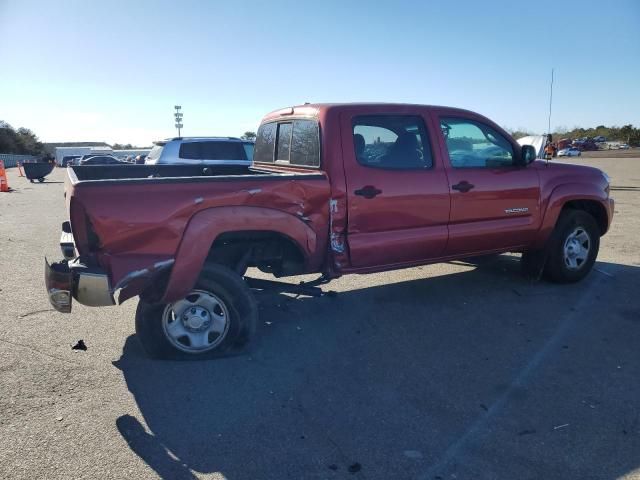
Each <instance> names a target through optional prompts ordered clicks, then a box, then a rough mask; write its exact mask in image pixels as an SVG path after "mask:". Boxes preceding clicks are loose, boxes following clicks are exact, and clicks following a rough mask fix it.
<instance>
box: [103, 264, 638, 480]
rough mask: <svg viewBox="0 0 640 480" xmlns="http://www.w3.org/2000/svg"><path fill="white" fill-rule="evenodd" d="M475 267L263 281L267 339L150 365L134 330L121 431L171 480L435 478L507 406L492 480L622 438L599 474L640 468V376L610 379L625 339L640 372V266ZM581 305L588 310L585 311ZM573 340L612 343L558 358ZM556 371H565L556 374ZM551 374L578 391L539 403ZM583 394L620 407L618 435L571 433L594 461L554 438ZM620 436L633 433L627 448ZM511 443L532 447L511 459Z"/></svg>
mask: <svg viewBox="0 0 640 480" xmlns="http://www.w3.org/2000/svg"><path fill="white" fill-rule="evenodd" d="M458 263H460V262H458ZM462 263H464V264H466V265H468V266H469V267H474V266H475V267H477V268H470V269H468V270H464V271H460V272H457V273H449V274H445V275H440V276H437V272H436V273H435V274H433V271H430V269H432V268H433V267H422V269H423V270H424V276H425V278H419V279H413V280H408V281H402V282H400V283H394V284H388V283H385V281H386V277H385V275H384V274H380V275H376V276H373V277H375V278H373V277H372V280H373V281H375V282H378V284H374V285H371V286H366V287H365V288H361V287H360V288H355V289H352V290H350V289H349V288H350V287H349V285H350V280H349V279H348V278H345V279H342V280H341V282H343V283H342V284H341V290H342V292H341V293H340V294H338V296H337V297H336V298H329V297H322V298H298V299H296V298H293V297H292V296H287V295H272V294H267V293H261V294H260V295H259V300H260V305H261V307H260V308H261V312H260V313H261V318H260V320H261V322H262V325H261V326H260V327H259V328H258V332H257V337H258V340H257V345H255V347H254V348H253V349H252V351H251V352H250V353H248V354H246V355H241V356H237V357H232V358H226V359H220V360H216V361H210V362H158V361H152V360H149V359H147V358H146V357H145V356H144V353H143V352H142V350H141V348H140V346H139V344H138V341H137V339H136V338H135V336H133V335H132V336H130V337H129V338H128V339H127V340H126V343H125V346H124V348H123V352H122V356H121V358H120V359H119V360H118V361H116V362H114V365H115V366H116V367H118V368H119V369H120V370H121V371H122V373H123V375H124V378H125V381H126V383H127V386H128V388H129V390H130V391H131V393H132V394H133V396H134V397H135V400H136V402H137V404H138V407H139V409H140V413H141V415H142V419H137V418H135V417H133V416H130V415H123V416H121V417H120V418H118V419H117V421H116V425H117V428H118V430H119V431H120V433H121V435H122V436H123V438H124V439H125V440H126V441H127V443H128V445H129V446H130V448H131V449H132V450H133V451H134V452H135V453H136V454H137V455H138V456H139V457H140V458H141V459H142V460H144V461H145V462H146V463H147V464H148V465H149V466H150V467H151V468H152V469H153V470H154V471H155V472H156V473H157V474H158V475H159V476H160V477H161V478H172V479H173V478H178V479H192V478H196V477H195V475H194V473H193V472H200V473H211V472H220V473H221V474H223V475H224V477H225V478H227V479H230V480H231V479H233V480H235V479H245V478H261V479H262V478H274V479H281V478H350V477H351V476H352V474H354V475H356V474H357V471H359V470H360V471H361V473H360V475H362V476H363V477H366V478H369V479H371V478H399V476H400V477H402V478H423V477H425V475H426V473H425V472H429V475H430V476H429V477H426V478H434V475H435V476H437V475H443V473H441V472H445V471H448V470H447V469H449V468H452V467H451V465H450V464H449V462H448V461H444V460H447V455H454V454H455V455H454V457H452V458H453V459H455V463H456V464H457V463H464V462H465V459H466V461H468V462H471V461H472V460H474V459H475V457H474V456H473V452H474V451H475V452H476V453H477V448H470V449H468V450H467V449H465V448H463V447H465V446H466V445H462V447H459V446H457V445H458V443H460V441H461V440H460V439H466V438H467V437H465V435H469V433H468V432H470V431H471V430H472V429H471V426H473V425H475V424H476V423H477V422H479V421H480V422H482V421H485V420H483V419H485V418H486V421H487V422H488V421H490V419H492V418H493V419H498V418H500V419H501V422H500V423H501V424H502V423H505V424H507V425H508V426H509V429H510V430H509V431H508V432H506V433H504V435H503V434H502V433H500V434H493V433H492V435H493V436H489V437H488V438H487V439H485V440H486V443H483V445H491V449H489V450H486V451H485V455H487V458H488V457H491V458H493V456H494V453H495V451H501V452H504V451H505V450H506V451H507V453H505V454H504V455H501V457H502V462H503V463H504V465H503V466H502V467H503V468H504V469H505V470H500V472H501V473H500V474H496V470H495V469H494V470H487V472H488V473H486V477H487V478H489V477H491V476H495V475H497V476H502V477H511V478H517V477H523V476H526V475H520V474H518V473H517V472H520V473H523V471H524V472H528V473H529V474H530V475H529V476H533V477H537V478H543V477H546V478H551V477H558V476H564V477H565V478H567V477H576V476H580V474H582V473H584V475H582V476H585V475H587V473H588V472H603V470H602V468H604V467H603V466H602V465H603V464H604V463H605V462H603V458H602V455H603V453H599V452H601V448H602V445H603V444H609V445H612V446H613V448H612V452H611V453H610V455H615V458H616V462H611V461H610V460H611V459H607V460H608V462H607V463H606V464H607V465H608V467H607V468H609V470H606V472H604V473H605V475H603V476H600V477H599V478H616V477H618V476H620V475H622V474H624V473H628V472H630V471H632V470H633V469H634V468H637V467H638V462H637V458H638V454H640V442H638V438H640V418H639V417H638V414H637V412H636V413H635V414H634V415H635V417H634V416H633V415H632V411H633V409H631V410H625V407H624V405H632V404H633V403H634V402H635V401H636V399H637V398H638V396H639V395H640V385H638V382H633V381H632V382H631V383H632V384H630V385H626V386H625V389H624V392H622V391H621V393H619V395H620V397H619V398H616V401H615V402H613V401H611V400H604V399H601V398H600V396H601V394H602V391H603V390H606V388H607V387H606V383H607V382H608V381H609V380H608V379H609V378H610V372H609V370H607V369H606V368H605V366H606V365H602V362H603V361H602V358H605V357H606V355H608V354H609V352H610V351H611V352H615V355H616V360H615V361H616V362H627V363H625V368H626V370H625V372H627V373H628V374H629V375H635V377H633V378H637V375H638V374H640V359H638V358H637V355H636V354H635V353H633V352H635V346H634V345H636V344H637V342H638V341H639V340H640V338H639V337H640V302H639V301H638V300H637V299H636V298H633V301H631V302H629V301H626V302H622V299H623V298H627V299H628V298H630V297H629V292H631V290H630V289H631V288H632V287H631V285H634V284H635V285H638V284H640V268H637V267H630V266H622V265H615V264H607V263H601V262H600V263H598V264H597V266H596V268H597V271H594V272H593V273H592V274H591V275H590V276H589V277H588V278H587V279H586V280H585V281H584V282H582V283H581V284H577V285H566V286H557V285H551V284H547V283H544V282H540V283H532V282H530V281H528V280H526V279H524V278H523V277H522V276H521V275H520V273H519V265H518V262H517V261H516V260H515V259H514V257H512V256H506V255H503V256H499V257H494V258H490V259H487V260H478V261H475V260H474V261H467V262H462ZM417 273H419V272H414V274H413V275H412V277H413V278H415V277H416V276H418V275H417ZM429 273H431V274H432V275H431V276H428V277H427V274H429ZM359 278H360V279H362V278H364V277H359ZM394 278H398V277H397V276H396V277H394ZM359 281H361V280H359ZM599 295H608V297H607V300H608V301H609V302H610V303H611V307H610V308H609V312H610V315H611V318H610V321H611V325H609V324H608V323H607V324H604V323H603V322H600V320H599V318H600V317H599V316H598V315H597V314H596V309H595V308H594V307H593V305H598V304H599V303H598V301H597V297H598V296H599ZM613 297H615V298H613ZM592 302H595V303H594V304H593V305H592ZM576 312H585V315H587V318H586V319H585V320H584V321H582V320H580V321H579V322H578V319H577V318H576V315H577V313H576ZM609 328H610V329H614V330H612V331H609V330H607V329H609ZM623 329H624V330H623ZM605 330H606V331H605ZM619 330H620V331H621V333H619V334H616V333H615V332H617V331H619ZM560 334H562V336H561V337H559V335H560ZM583 337H584V338H583ZM591 337H593V338H591ZM602 338H606V339H607V341H606V342H605V343H603V342H602ZM553 342H556V343H557V342H560V343H558V345H555V344H554V343H553ZM563 342H566V343H567V346H568V347H571V348H574V350H578V349H579V348H581V347H580V345H582V343H583V342H584V343H585V345H586V344H589V345H590V347H589V348H593V344H594V343H593V342H597V346H598V348H599V349H600V350H601V351H602V354H601V355H600V356H598V358H594V357H593V356H589V355H586V354H585V355H582V354H580V355H577V356H576V357H575V358H576V359H575V360H573V361H574V362H576V364H575V365H574V364H573V363H571V362H569V363H567V361H566V359H565V360H562V358H564V357H557V356H558V355H566V353H567V351H568V349H564V346H565V345H564V344H563ZM572 342H575V344H576V346H575V347H572ZM556 346H557V349H556V348H555V347H556ZM540 352H543V354H544V355H543V354H541V353H540ZM538 357H539V358H542V359H543V360H535V359H536V358H538ZM571 358H574V357H571ZM534 360H535V361H539V364H534V367H535V368H536V369H539V370H542V372H543V373H544V375H543V376H542V378H541V379H537V380H536V382H537V383H536V385H535V388H533V386H530V385H529V382H533V379H530V378H529V377H527V376H525V377H524V378H521V374H518V372H521V371H528V370H527V369H529V370H531V369H532V368H533V367H531V365H532V362H534ZM549 368H550V369H551V370H552V371H553V372H554V373H548V374H547V373H546V372H547V369H549ZM607 368H608V367H607ZM584 371H589V376H588V377H583V376H582V375H583V374H582V372H584ZM527 375H528V374H527ZM554 375H561V378H562V379H564V383H563V382H561V381H560V383H559V384H558V382H559V380H558V378H556V377H555V376H554ZM547 377H549V378H547ZM594 377H595V378H594ZM552 387H553V388H555V389H556V390H563V389H566V392H562V395H561V397H562V398H556V397H553V398H551V399H544V400H541V399H540V398H538V396H539V395H540V394H539V393H537V392H541V391H553V388H552ZM599 392H600V393H599ZM572 396H576V398H577V399H579V398H583V397H588V398H592V400H591V401H593V402H594V404H597V405H598V408H601V409H604V405H605V404H606V402H607V401H609V402H612V403H611V405H610V406H608V407H607V408H609V409H610V411H607V412H606V416H607V418H608V422H611V421H615V422H616V424H617V425H618V426H620V428H619V431H616V432H609V433H607V434H603V433H602V432H601V427H602V425H601V423H600V422H601V421H604V420H602V419H600V417H598V419H597V420H594V419H593V418H591V417H588V416H583V417H579V420H580V422H582V427H581V428H583V430H580V432H579V434H578V436H576V437H572V438H571V440H572V441H574V442H575V443H574V444H573V445H574V446H573V448H577V449H580V448H581V449H582V450H579V451H580V452H581V454H580V455H577V454H576V458H577V459H578V460H579V461H580V462H582V463H580V464H579V465H578V464H577V463H576V465H574V464H572V463H571V462H569V463H570V464H571V465H568V466H567V470H566V471H562V470H557V469H558V468H559V467H558V464H560V465H562V459H563V458H565V457H564V453H563V451H564V447H563V446H562V445H564V443H562V445H559V444H558V443H557V441H558V440H557V438H558V437H559V435H561V434H558V433H554V430H553V427H554V423H555V424H560V423H567V421H561V419H560V418H557V419H556V418H555V416H554V413H555V412H557V410H558V409H561V403H562V402H565V401H567V398H571V397H572ZM596 397H597V398H596ZM541 401H542V402H543V404H544V405H546V406H545V407H544V408H543V409H542V411H538V410H539V408H537V407H535V408H534V406H532V405H538V404H539V403H540V402H541ZM576 401H577V402H578V403H579V400H576ZM597 402H600V403H597ZM515 406H517V407H518V408H515ZM554 409H555V410H554ZM583 413H584V411H583ZM587 413H590V412H587ZM602 413H603V414H605V412H604V411H603V412H602ZM503 417H504V418H503ZM505 418H506V420H505ZM141 420H143V421H141ZM565 420H566V417H565ZM545 422H547V423H548V422H552V423H551V424H547V423H545ZM576 423H579V422H576ZM473 428H475V427H473ZM498 430H499V429H498ZM595 431H599V432H600V433H599V434H598V435H596V434H595V433H594V432H595ZM622 431H624V432H625V433H624V435H625V436H626V435H633V438H634V439H635V441H634V442H626V444H625V445H626V446H625V447H624V448H621V447H620V445H622V443H621V442H622V440H623V436H622V435H623V434H622V433H621V432H622ZM523 432H524V433H523ZM487 435H489V434H487ZM496 435H497V436H496ZM554 435H555V437H554ZM607 435H609V436H607ZM529 437H536V438H535V440H531V441H532V442H533V441H535V442H536V448H535V449H534V450H531V452H530V457H529V458H527V454H526V453H525V452H526V451H527V450H526V449H527V448H528V447H527V444H526V441H527V440H528V438H529ZM630 439H631V437H627V438H626V440H630ZM472 440H473V438H471V440H469V441H472ZM485 440H483V442H485ZM466 441H467V440H465V442H466ZM567 441H568V440H567V438H566V437H565V438H564V440H563V442H567ZM576 443H577V444H578V445H576ZM474 445H475V444H474ZM511 445H518V448H520V449H525V450H524V451H522V450H519V451H518V453H517V454H516V453H513V456H509V453H508V451H509V448H511V447H510V446H511ZM540 445H544V446H542V447H541V446H540ZM454 447H455V448H454ZM513 448H515V447H513ZM452 449H453V450H452ZM452 452H453V453H452ZM469 452H471V453H469ZM491 452H494V453H491ZM483 458H484V457H483ZM554 459H556V460H557V461H556V463H554ZM586 459H590V460H586ZM634 459H636V460H634ZM565 461H566V460H565ZM505 462H506V463H505ZM576 462H577V461H576ZM440 463H442V464H441V465H440ZM614 464H615V465H614ZM494 467H495V466H494ZM434 468H436V470H435V471H432V469H434ZM495 468H497V467H495ZM547 468H548V469H549V470H546V469H547ZM554 468H555V469H556V470H553V469H554ZM509 469H512V470H509ZM572 469H573V470H572ZM576 469H578V470H579V473H580V474H578V471H577V470H576ZM492 471H493V473H491V472H492ZM400 472H401V474H400ZM434 472H435V473H434ZM472 476H474V477H475V478H482V477H483V474H482V473H481V472H476V473H475V475H472ZM587 476H588V475H587ZM596 476H597V475H596ZM442 478H446V477H444V476H443V477H442Z"/></svg>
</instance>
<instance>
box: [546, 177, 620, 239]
mask: <svg viewBox="0 0 640 480" xmlns="http://www.w3.org/2000/svg"><path fill="white" fill-rule="evenodd" d="M608 206H609V199H608V196H607V194H606V192H604V191H603V190H601V189H600V188H598V186H596V185H595V184H589V183H571V184H565V185H560V186H558V187H556V188H555V189H554V190H553V191H552V193H551V195H550V198H549V201H548V202H547V208H546V209H545V211H544V216H543V219H542V223H541V227H540V229H539V230H538V235H537V236H536V240H535V242H534V248H542V247H543V246H544V245H545V243H546V242H547V239H548V238H549V236H550V235H551V232H553V229H554V228H555V225H556V222H557V221H558V218H559V217H560V214H561V213H562V212H563V211H565V210H567V209H575V210H583V211H585V212H587V213H589V214H590V215H592V216H593V217H594V219H595V220H596V222H597V224H598V227H599V229H600V236H602V235H604V234H605V233H606V232H607V230H608V229H609V223H610V219H611V214H612V212H610V211H609V208H608Z"/></svg>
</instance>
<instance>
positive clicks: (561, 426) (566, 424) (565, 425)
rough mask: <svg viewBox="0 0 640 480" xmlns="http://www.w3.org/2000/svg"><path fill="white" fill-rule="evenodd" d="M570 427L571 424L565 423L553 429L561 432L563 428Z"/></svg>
mask: <svg viewBox="0 0 640 480" xmlns="http://www.w3.org/2000/svg"><path fill="white" fill-rule="evenodd" d="M568 426H569V424H568V423H565V424H563V425H556V426H555V427H553V429H554V430H560V429H561V428H564V427H568Z"/></svg>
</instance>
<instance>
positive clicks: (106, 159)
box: [80, 155, 128, 165]
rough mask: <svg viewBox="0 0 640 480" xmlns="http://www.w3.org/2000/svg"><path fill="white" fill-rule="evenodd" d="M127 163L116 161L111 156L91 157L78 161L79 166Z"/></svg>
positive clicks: (125, 163)
mask: <svg viewBox="0 0 640 480" xmlns="http://www.w3.org/2000/svg"><path fill="white" fill-rule="evenodd" d="M127 164H128V162H124V161H122V160H118V159H117V158H116V157H112V156H111V155H93V156H88V157H87V158H84V159H83V160H80V165H127Z"/></svg>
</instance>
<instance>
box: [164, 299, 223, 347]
mask: <svg viewBox="0 0 640 480" xmlns="http://www.w3.org/2000/svg"><path fill="white" fill-rule="evenodd" d="M162 327H163V331H164V334H165V336H166V337H167V339H168V340H169V342H171V344H172V345H173V346H174V347H176V348H177V349H179V350H182V351H183V352H187V353H202V352H206V351H208V350H213V349H214V348H216V347H217V346H218V345H220V343H221V342H222V341H223V340H224V337H225V336H226V334H227V331H228V329H229V311H228V310H227V306H226V305H225V303H224V302H223V301H222V300H221V299H220V298H219V297H217V296H216V295H214V294H213V293H211V292H206V291H204V290H193V291H192V292H191V293H189V295H187V296H186V297H185V298H183V299H182V300H178V301H177V302H174V303H170V304H169V305H167V306H166V307H165V309H164V312H163V314H162Z"/></svg>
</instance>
